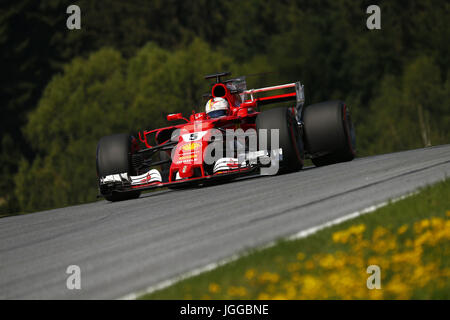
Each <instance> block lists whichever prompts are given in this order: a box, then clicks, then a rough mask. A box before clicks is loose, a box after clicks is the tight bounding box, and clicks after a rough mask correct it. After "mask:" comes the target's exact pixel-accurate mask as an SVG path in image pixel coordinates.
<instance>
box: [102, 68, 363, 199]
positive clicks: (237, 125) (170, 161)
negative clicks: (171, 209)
mask: <svg viewBox="0 0 450 320" xmlns="http://www.w3.org/2000/svg"><path fill="white" fill-rule="evenodd" d="M229 75H230V73H217V74H213V75H208V76H206V77H205V78H206V79H215V84H213V86H212V90H211V92H210V93H208V94H207V97H208V98H210V100H209V102H208V103H210V102H211V103H215V101H216V100H220V102H221V103H223V104H224V105H225V106H227V107H226V109H224V108H223V112H222V113H221V114H217V113H216V112H210V113H206V112H200V113H195V112H193V114H192V115H191V116H190V117H189V119H186V118H184V117H183V115H182V114H180V113H178V114H170V115H168V116H167V120H168V121H178V122H180V121H183V122H184V123H181V124H176V125H173V126H169V127H165V128H160V129H155V130H150V131H143V132H139V134H138V137H137V138H135V137H133V136H131V135H129V134H115V135H110V136H105V137H103V138H101V139H100V141H99V143H98V145H97V176H98V183H99V190H100V195H101V196H103V197H105V198H106V199H107V200H110V201H117V200H125V199H131V198H137V197H139V195H140V192H141V191H142V190H146V189H153V188H159V187H169V188H181V187H185V186H188V185H193V184H197V185H198V184H207V183H208V182H210V181H220V179H232V178H235V177H237V176H240V175H243V174H249V173H255V172H259V173H261V174H278V173H285V172H292V171H297V170H300V169H301V168H302V167H303V162H304V160H305V159H306V158H309V159H311V160H312V162H313V163H314V164H315V165H316V166H323V165H328V164H333V163H337V162H343V161H350V160H352V159H353V158H354V157H355V132H354V128H353V124H352V122H351V118H350V114H349V110H348V108H347V107H346V105H345V103H343V102H342V101H327V102H322V103H317V104H313V105H309V106H305V107H304V92H303V85H301V84H300V82H295V83H290V84H284V85H277V86H272V87H266V88H260V89H250V90H248V89H247V88H246V81H245V77H240V78H235V79H228V80H222V78H223V77H226V76H229ZM273 91H276V92H277V93H278V94H275V95H270V92H273ZM280 92H281V93H280ZM288 101H292V105H290V106H283V107H277V108H272V109H270V110H267V111H261V110H260V107H261V106H264V105H266V104H274V103H281V102H288ZM213 114H215V115H213Z"/></svg>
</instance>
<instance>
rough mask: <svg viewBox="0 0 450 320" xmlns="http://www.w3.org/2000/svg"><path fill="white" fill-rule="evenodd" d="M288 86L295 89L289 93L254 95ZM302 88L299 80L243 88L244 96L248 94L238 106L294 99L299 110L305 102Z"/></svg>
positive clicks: (287, 87)
mask: <svg viewBox="0 0 450 320" xmlns="http://www.w3.org/2000/svg"><path fill="white" fill-rule="evenodd" d="M289 88H294V89H295V91H294V92H289V93H283V94H278V95H273V96H267V97H256V95H257V94H258V93H261V92H268V91H275V90H281V89H289ZM303 88H304V87H303V85H302V84H301V83H300V82H293V83H288V84H282V85H278V86H272V87H265V88H259V89H250V90H245V91H244V92H243V94H244V97H245V98H247V96H249V99H246V100H244V102H243V103H242V104H241V106H240V107H241V108H242V107H246V105H248V106H249V107H251V106H254V105H266V104H270V103H279V102H285V101H296V107H297V109H299V111H300V109H301V108H302V107H303V104H304V103H305V94H304V89H303Z"/></svg>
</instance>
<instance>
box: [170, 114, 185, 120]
mask: <svg viewBox="0 0 450 320" xmlns="http://www.w3.org/2000/svg"><path fill="white" fill-rule="evenodd" d="M181 119H183V115H182V114H181V113H171V114H168V115H167V120H168V121H174V120H181Z"/></svg>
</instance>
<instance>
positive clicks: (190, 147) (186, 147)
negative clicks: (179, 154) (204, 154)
mask: <svg viewBox="0 0 450 320" xmlns="http://www.w3.org/2000/svg"><path fill="white" fill-rule="evenodd" d="M200 146H201V143H198V142H192V143H186V144H185V145H184V146H182V147H181V149H182V150H183V151H192V150H195V149H197V148H199V147H200Z"/></svg>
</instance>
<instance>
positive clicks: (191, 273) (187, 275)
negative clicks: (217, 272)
mask: <svg viewBox="0 0 450 320" xmlns="http://www.w3.org/2000/svg"><path fill="white" fill-rule="evenodd" d="M417 193H419V191H414V192H410V193H407V194H405V195H403V196H400V197H397V198H394V199H391V200H389V201H384V202H381V203H379V204H376V205H372V206H370V207H367V208H365V209H363V210H359V211H355V212H352V213H350V214H347V215H345V216H342V217H339V218H336V219H334V220H331V221H327V222H325V223H323V224H320V225H318V226H315V227H311V228H308V229H305V230H302V231H300V232H298V233H296V234H293V235H291V236H288V237H285V238H284V239H285V240H297V239H302V238H306V237H308V236H310V235H312V234H314V233H316V232H318V231H320V230H323V229H325V228H329V227H331V226H334V225H337V224H340V223H342V222H345V221H347V220H351V219H354V218H357V217H359V216H362V215H364V214H367V213H370V212H373V211H375V210H377V209H379V208H381V207H384V206H386V205H388V204H389V203H394V202H397V201H399V200H403V199H405V198H407V197H410V196H412V195H414V194H417ZM278 241H279V240H277V241H272V242H269V243H268V244H266V245H263V246H260V247H258V248H256V250H261V249H267V248H270V247H272V246H274V245H275V244H276V243H278ZM247 254H248V253H241V254H235V255H232V256H231V257H228V258H225V259H222V260H220V261H218V262H213V263H210V264H207V265H206V266H203V267H200V268H196V269H194V270H191V271H188V272H186V273H183V274H181V275H179V276H176V277H174V278H172V279H168V280H164V281H162V282H160V283H158V284H156V285H152V286H149V287H147V288H146V289H144V290H141V291H137V292H133V293H130V294H127V295H125V296H123V297H121V298H119V300H134V299H136V298H138V297H140V296H142V295H145V294H149V293H152V292H155V291H157V290H160V289H164V288H167V287H169V286H171V285H173V284H175V283H177V282H180V281H182V280H185V279H187V278H190V277H194V276H197V275H199V274H201V273H204V272H208V271H211V270H214V269H217V268H218V267H220V266H223V265H224V264H227V263H229V262H232V261H235V260H237V259H238V258H241V257H244V256H246V255H247Z"/></svg>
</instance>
